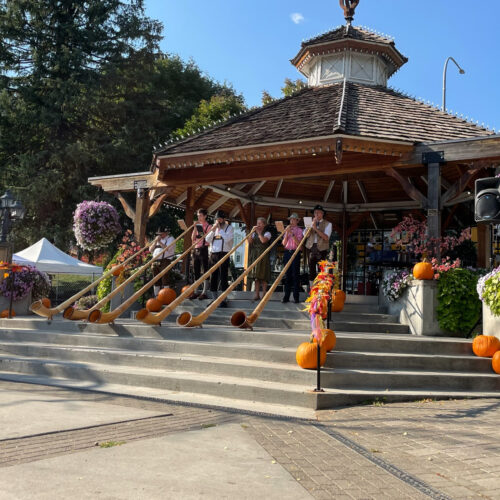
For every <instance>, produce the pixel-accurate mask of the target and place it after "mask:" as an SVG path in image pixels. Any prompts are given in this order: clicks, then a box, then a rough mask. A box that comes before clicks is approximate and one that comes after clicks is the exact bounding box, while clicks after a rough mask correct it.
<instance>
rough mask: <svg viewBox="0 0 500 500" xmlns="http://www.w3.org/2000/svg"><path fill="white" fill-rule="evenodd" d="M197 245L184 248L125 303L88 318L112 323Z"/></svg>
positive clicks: (101, 322)
mask: <svg viewBox="0 0 500 500" xmlns="http://www.w3.org/2000/svg"><path fill="white" fill-rule="evenodd" d="M195 245H196V242H195V243H193V244H192V245H191V246H190V247H189V248H188V249H187V250H184V252H182V254H181V255H179V257H177V259H175V260H174V261H173V262H171V263H170V264H169V265H168V266H167V267H166V268H165V269H163V271H161V272H160V273H158V274H157V275H156V276H155V277H154V278H153V279H152V280H150V281H148V282H147V283H146V284H145V285H144V286H143V287H142V288H140V289H139V290H137V292H135V293H134V294H133V295H131V296H130V297H129V298H128V299H127V300H126V301H125V302H123V304H121V305H120V306H118V307H117V308H116V309H113V311H109V312H102V311H99V310H94V311H92V312H91V313H90V314H89V316H88V320H89V321H90V322H91V323H100V324H103V323H112V322H113V321H114V320H115V319H116V318H118V317H119V316H120V315H121V314H123V313H124V312H125V311H126V310H127V309H128V308H129V307H130V306H131V305H132V304H133V303H134V302H135V301H136V300H137V299H138V298H139V297H141V296H142V295H143V294H144V293H145V292H147V291H148V290H149V289H150V288H151V287H152V286H153V285H154V284H155V283H156V282H158V281H159V280H160V279H161V278H162V277H163V276H164V275H165V274H166V273H168V272H169V271H170V269H172V268H173V267H174V266H175V265H176V264H177V263H178V262H179V261H180V260H182V259H183V258H184V257H185V256H186V255H187V254H188V253H189V252H190V251H191V250H192V249H193V248H194V246H195Z"/></svg>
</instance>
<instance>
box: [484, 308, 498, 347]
mask: <svg viewBox="0 0 500 500" xmlns="http://www.w3.org/2000/svg"><path fill="white" fill-rule="evenodd" d="M483 335H494V336H495V337H497V338H499V339H500V316H494V315H493V313H492V312H491V310H490V308H489V307H488V306H487V305H486V304H485V303H484V302H483Z"/></svg>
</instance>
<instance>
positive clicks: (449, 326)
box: [437, 268, 481, 334]
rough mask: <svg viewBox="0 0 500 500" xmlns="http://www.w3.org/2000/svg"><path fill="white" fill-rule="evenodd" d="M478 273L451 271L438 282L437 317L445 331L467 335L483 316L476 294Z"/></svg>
mask: <svg viewBox="0 0 500 500" xmlns="http://www.w3.org/2000/svg"><path fill="white" fill-rule="evenodd" d="M478 277H479V275H478V273H477V272H474V271H471V270H469V269H462V268H456V269H450V270H449V271H446V272H443V273H441V276H440V278H439V280H438V296H437V298H438V307H437V317H438V322H439V326H440V327H441V328H442V329H443V330H447V331H449V332H454V333H462V334H467V333H468V332H469V331H470V329H471V328H472V327H473V326H474V325H475V324H476V322H477V320H478V319H479V315H480V314H481V301H480V300H479V298H478V295H477V292H476V286H477V280H478Z"/></svg>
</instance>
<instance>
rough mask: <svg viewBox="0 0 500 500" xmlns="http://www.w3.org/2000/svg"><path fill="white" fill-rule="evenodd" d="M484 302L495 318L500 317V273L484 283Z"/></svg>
mask: <svg viewBox="0 0 500 500" xmlns="http://www.w3.org/2000/svg"><path fill="white" fill-rule="evenodd" d="M483 302H484V303H485V304H486V305H487V306H488V307H489V308H490V310H491V313H492V314H493V315H494V316H500V273H496V274H494V275H493V276H491V277H490V278H488V279H487V280H486V281H485V282H484V289H483Z"/></svg>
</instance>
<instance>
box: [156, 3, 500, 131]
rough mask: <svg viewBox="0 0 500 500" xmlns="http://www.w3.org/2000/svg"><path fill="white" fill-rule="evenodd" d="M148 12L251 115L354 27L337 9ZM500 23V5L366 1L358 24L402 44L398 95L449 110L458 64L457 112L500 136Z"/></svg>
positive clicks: (269, 6) (232, 6) (169, 44)
mask: <svg viewBox="0 0 500 500" xmlns="http://www.w3.org/2000/svg"><path fill="white" fill-rule="evenodd" d="M483 6H484V7H483ZM146 11H147V14H148V15H149V16H150V17H153V18H155V19H158V20H160V21H162V22H163V24H164V35H165V39H164V41H163V44H162V48H163V50H164V51H166V52H170V53H175V54H178V55H179V56H181V57H182V58H183V59H185V60H188V59H190V58H192V59H193V60H194V61H195V62H196V63H197V64H198V66H199V67H200V68H201V69H202V70H203V71H204V72H205V73H206V74H207V75H209V76H211V77H212V78H214V79H216V80H218V81H221V82H224V81H226V82H228V83H230V84H232V85H233V87H234V88H235V90H236V91H237V92H239V93H241V94H243V96H244V98H245V100H246V103H247V105H249V106H255V105H260V98H261V94H262V90H267V91H268V92H270V93H271V95H273V96H274V97H279V96H280V95H281V92H280V87H281V86H282V83H283V80H284V79H285V78H287V77H288V78H292V79H296V78H298V77H299V76H300V74H299V73H298V72H297V70H296V69H295V68H294V67H293V66H292V65H291V64H290V62H289V60H290V59H291V58H292V57H293V56H295V54H296V53H297V52H298V50H299V47H300V43H301V41H302V40H303V39H307V38H311V37H313V36H315V35H317V34H319V33H323V32H325V31H328V30H330V29H332V28H335V27H337V26H338V25H340V24H344V18H343V13H342V10H341V9H340V7H339V2H338V1H337V0H313V1H309V2H303V1H302V2H299V1H298V0H287V1H283V0H267V1H264V0H251V1H249V0H210V1H207V0H203V1H202V0H146ZM499 20H500V2H499V1H498V0H483V1H480V2H478V1H476V2H471V1H470V0H361V1H360V4H359V6H358V8H357V11H356V16H355V19H354V24H355V25H358V26H367V27H368V28H370V29H372V30H375V31H379V32H382V33H387V34H389V35H391V36H393V37H394V38H395V43H396V47H397V48H398V49H399V51H400V52H402V53H403V54H404V55H405V56H406V57H408V58H409V62H408V63H407V64H406V65H405V66H403V67H402V68H401V69H400V70H399V72H397V73H396V74H395V75H394V76H393V77H392V78H391V79H390V80H389V85H391V86H392V87H395V88H398V89H401V90H404V91H405V92H407V93H409V94H411V95H414V96H416V97H421V98H423V99H425V100H429V101H431V102H434V103H435V104H437V105H439V106H440V105H441V99H442V97H441V95H442V75H443V65H444V62H445V60H446V58H447V57H448V56H453V57H454V58H455V59H456V60H457V61H458V62H459V63H460V65H461V66H462V67H463V68H464V69H465V71H466V73H465V74H464V75H459V74H458V70H457V68H456V67H455V66H454V65H453V64H452V63H450V65H449V66H448V73H447V74H448V79H447V80H448V81H447V94H446V95H447V108H448V109H449V110H450V109H451V110H453V112H456V111H458V112H459V113H463V115H464V116H468V117H469V118H473V119H474V120H478V121H479V123H482V122H484V124H485V125H489V126H490V128H496V129H497V130H499V129H500V104H499V102H500V99H499V96H500V92H499V82H500V57H499V48H498V46H499V45H500V41H499V37H498V35H497V33H498V22H499Z"/></svg>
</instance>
